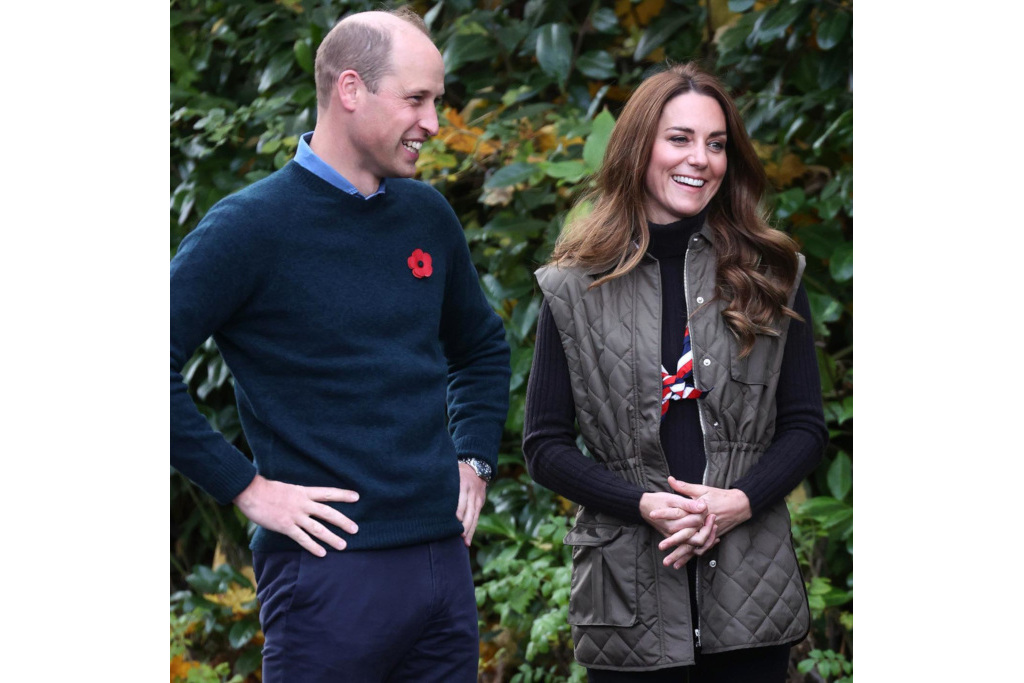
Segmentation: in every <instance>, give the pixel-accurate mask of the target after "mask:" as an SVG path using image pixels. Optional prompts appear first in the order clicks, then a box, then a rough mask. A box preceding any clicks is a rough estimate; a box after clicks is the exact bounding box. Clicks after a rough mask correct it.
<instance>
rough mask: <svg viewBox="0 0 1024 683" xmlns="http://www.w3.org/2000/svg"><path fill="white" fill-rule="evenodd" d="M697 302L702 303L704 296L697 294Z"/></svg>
mask: <svg viewBox="0 0 1024 683" xmlns="http://www.w3.org/2000/svg"><path fill="white" fill-rule="evenodd" d="M697 303H699V304H702V303H704V297H702V296H698V297H697Z"/></svg>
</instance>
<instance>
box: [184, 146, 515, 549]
mask: <svg viewBox="0 0 1024 683" xmlns="http://www.w3.org/2000/svg"><path fill="white" fill-rule="evenodd" d="M416 249H420V250H422V251H423V252H426V253H427V254H429V256H430V259H431V266H432V271H433V272H432V273H431V274H430V275H429V276H427V277H416V276H415V275H414V271H413V268H412V267H411V266H410V264H409V262H408V260H409V257H410V256H411V255H412V254H413V252H414V250H416ZM416 265H417V269H418V270H419V272H420V274H421V275H422V274H423V271H422V270H421V269H419V264H416ZM170 292H171V306H170V314H171V464H172V465H173V466H174V467H175V468H177V469H178V470H179V471H180V472H181V473H182V474H184V475H185V476H186V477H188V478H189V479H191V480H192V481H194V482H196V483H197V484H198V485H199V486H200V487H202V488H203V489H204V490H205V491H207V492H208V493H209V494H210V495H212V496H213V497H214V498H216V499H217V500H218V501H219V502H221V503H228V502H229V501H231V500H232V499H233V498H234V497H235V496H237V495H238V494H239V493H241V491H242V490H243V489H245V487H246V486H248V484H249V483H250V482H251V481H252V479H253V477H254V476H255V474H256V472H257V470H258V471H259V473H260V474H261V475H263V476H264V477H266V478H268V479H273V480H278V481H284V482H289V483H293V484H300V485H305V486H334V487H340V488H345V489H352V490H355V491H357V492H358V493H359V495H360V498H359V501H358V502H357V503H334V504H332V505H334V507H336V508H337V509H338V510H340V511H341V512H342V513H343V514H345V515H346V516H348V517H350V518H351V519H353V521H355V522H356V523H357V524H358V525H359V531H358V533H356V534H353V535H350V534H347V533H345V532H343V531H341V530H340V529H338V528H337V527H333V526H332V525H328V526H329V527H330V528H331V530H332V531H333V532H334V533H336V534H338V535H339V536H340V537H342V538H344V539H345V540H346V542H347V543H348V547H349V548H350V549H366V548H386V547H396V546H401V545H407V544H410V543H419V542H425V541H430V540H436V539H439V538H446V537H449V536H453V535H458V534H460V533H461V532H462V525H461V523H460V522H459V521H458V519H457V518H456V517H455V510H456V506H457V501H458V488H459V474H458V461H457V458H458V456H475V457H477V458H481V459H483V460H485V461H487V462H489V463H490V464H491V465H492V466H496V465H497V452H498V446H499V442H500V440H501V434H502V429H503V426H504V423H505V417H506V413H507V411H508V380H509V374H510V373H509V348H508V344H507V343H506V342H505V335H504V328H503V326H502V323H501V319H500V318H499V317H498V316H497V315H496V314H495V313H494V311H493V310H491V308H490V306H489V305H488V304H487V301H486V300H485V298H484V296H483V293H482V292H481V290H480V284H479V280H478V276H477V273H476V270H475V268H474V267H473V264H472V261H471V260H470V255H469V249H468V247H467V246H466V241H465V237H464V235H463V232H462V229H461V226H460V225H459V222H458V219H457V218H456V216H455V214H454V212H453V211H452V210H451V207H450V206H449V205H448V203H447V202H446V201H445V200H444V198H443V197H442V196H441V195H440V194H439V193H438V192H437V191H436V190H434V189H433V188H432V187H430V186H429V185H426V184H425V183H421V182H418V181H414V180H405V179H396V178H389V179H388V183H387V191H386V192H385V193H384V194H382V195H378V196H376V197H373V198H372V199H363V198H362V197H358V196H352V195H349V194H346V193H345V192H343V191H341V190H339V189H337V188H335V187H333V186H332V185H330V184H329V183H327V182H325V181H323V180H322V179H320V178H318V177H317V176H315V175H314V174H312V173H310V172H309V171H307V170H305V169H304V168H302V167H301V166H299V165H298V164H296V163H295V162H294V161H293V162H290V163H288V164H287V165H286V166H285V167H284V168H282V169H281V170H280V171H278V172H276V173H274V174H272V175H271V176H269V177H267V178H265V179H263V180H261V181H259V182H257V183H255V184H253V185H251V186H249V187H248V188H246V189H244V190H242V191H240V192H238V193H236V194H234V195H232V196H230V197H227V198H225V199H223V200H222V201H220V202H218V203H217V204H216V205H215V206H214V207H213V208H212V209H211V210H210V211H209V213H208V214H207V215H206V216H205V217H204V218H203V220H202V221H201V222H200V224H199V226H198V227H197V228H196V229H195V230H194V231H192V232H191V233H190V234H189V235H188V236H187V237H186V238H185V240H183V241H182V243H181V246H180V248H179V249H178V253H177V255H176V256H175V258H174V259H173V260H172V262H171V289H170ZM211 334H212V335H213V337H214V340H215V341H216V343H217V346H218V348H219V349H220V352H221V354H222V355H223V357H224V359H225V361H226V362H227V364H228V367H230V368H231V372H232V375H233V377H234V381H235V396H236V398H237V402H238V410H239V415H240V418H241V422H242V427H243V429H244V431H245V435H246V438H247V440H248V442H249V445H250V447H251V448H252V452H253V456H254V459H255V465H254V464H253V463H250V462H249V460H248V459H247V458H246V457H245V456H244V455H243V454H242V453H241V452H239V451H238V450H237V449H235V448H234V447H232V446H231V445H230V444H228V443H227V442H226V441H225V440H224V439H223V438H222V437H221V436H220V435H219V434H217V433H216V432H214V431H213V430H212V429H211V428H210V426H209V424H208V423H207V422H206V420H205V419H204V418H203V417H202V416H201V415H200V413H199V412H198V410H197V409H196V407H195V405H194V403H193V402H192V400H191V398H190V397H189V395H188V392H187V387H186V386H185V384H184V383H183V381H182V377H181V369H182V366H183V365H184V364H185V363H186V362H187V361H188V359H189V357H190V356H191V354H192V353H193V352H194V350H195V349H196V348H197V347H198V346H199V345H200V344H201V343H202V342H203V341H204V340H205V339H206V338H207V337H209V336H210V335H211ZM251 547H252V548H253V549H254V550H262V551H271V550H294V549H297V548H298V547H299V546H298V545H297V544H296V543H295V542H294V541H292V540H291V539H289V538H287V537H285V536H282V535H279V534H275V533H273V532H269V531H267V530H265V529H259V530H257V533H256V535H255V536H254V538H253V542H252V545H251ZM325 547H326V546H325ZM328 549H329V550H330V548H328Z"/></svg>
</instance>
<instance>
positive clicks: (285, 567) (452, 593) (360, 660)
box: [253, 536, 480, 683]
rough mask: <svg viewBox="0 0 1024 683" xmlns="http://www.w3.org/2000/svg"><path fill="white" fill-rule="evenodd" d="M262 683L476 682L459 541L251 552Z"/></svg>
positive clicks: (471, 610)
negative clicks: (260, 632)
mask: <svg viewBox="0 0 1024 683" xmlns="http://www.w3.org/2000/svg"><path fill="white" fill-rule="evenodd" d="M253 569H254V572H255V574H256V583H257V585H258V589H257V597H258V598H259V601H260V624H261V626H262V628H263V635H264V637H265V639H266V640H265V643H264V645H263V683H321V682H323V683H327V682H330V683H338V682H343V681H354V682H358V683H376V682H381V683H383V682H385V681H386V682H388V683H398V682H400V681H426V682H429V681H437V682H438V683H440V682H441V681H445V682H448V681H453V682H457V683H462V682H465V683H475V681H476V680H477V662H478V659H479V655H480V649H479V648H480V640H479V629H478V626H477V611H476V598H475V590H474V587H473V576H472V572H471V570H470V566H469V552H468V549H467V548H466V546H465V544H464V543H463V541H462V539H461V538H460V537H458V536H456V537H453V538H449V539H444V540H442V541H434V542H431V543H424V544H421V545H415V546H407V547H403V548H392V549H385V550H362V551H358V550H356V551H351V550H345V551H341V552H334V551H328V553H327V556H326V557H322V558H321V557H316V556H315V555H313V554H311V553H309V552H307V551H305V550H295V551H289V552H273V553H259V552H254V553H253Z"/></svg>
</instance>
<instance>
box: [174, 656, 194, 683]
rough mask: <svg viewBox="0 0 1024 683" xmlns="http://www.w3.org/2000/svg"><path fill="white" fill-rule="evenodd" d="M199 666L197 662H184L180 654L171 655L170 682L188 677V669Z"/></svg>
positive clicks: (175, 682)
mask: <svg viewBox="0 0 1024 683" xmlns="http://www.w3.org/2000/svg"><path fill="white" fill-rule="evenodd" d="M198 666H199V662H186V661H185V660H184V659H183V658H182V656H181V655H176V656H174V657H171V683H177V681H183V680H185V679H186V678H188V672H189V669H194V668H196V667H198Z"/></svg>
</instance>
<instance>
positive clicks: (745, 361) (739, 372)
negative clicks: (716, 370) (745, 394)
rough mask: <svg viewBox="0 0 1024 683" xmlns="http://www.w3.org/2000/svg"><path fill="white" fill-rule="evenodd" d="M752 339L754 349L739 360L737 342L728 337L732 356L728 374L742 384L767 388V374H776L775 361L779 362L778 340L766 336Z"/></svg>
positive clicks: (758, 335) (762, 335)
mask: <svg viewBox="0 0 1024 683" xmlns="http://www.w3.org/2000/svg"><path fill="white" fill-rule="evenodd" d="M754 337H755V339H754V348H752V349H750V353H749V354H747V355H746V357H744V358H740V357H739V354H740V345H739V342H737V341H736V339H735V338H734V337H733V336H732V335H731V334H730V335H729V351H730V355H731V356H732V360H731V364H730V367H729V374H730V375H731V376H732V378H733V379H734V380H736V381H737V382H742V383H743V384H762V385H765V386H767V384H768V377H769V373H771V372H777V371H778V368H777V365H778V363H777V362H776V361H781V357H780V354H779V338H778V337H773V336H771V335H767V334H757V335H754Z"/></svg>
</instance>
